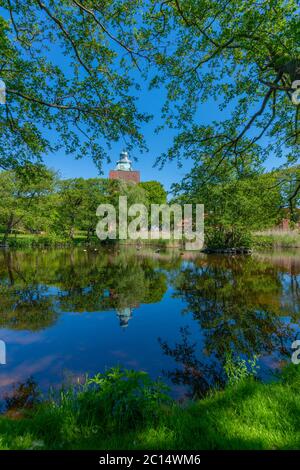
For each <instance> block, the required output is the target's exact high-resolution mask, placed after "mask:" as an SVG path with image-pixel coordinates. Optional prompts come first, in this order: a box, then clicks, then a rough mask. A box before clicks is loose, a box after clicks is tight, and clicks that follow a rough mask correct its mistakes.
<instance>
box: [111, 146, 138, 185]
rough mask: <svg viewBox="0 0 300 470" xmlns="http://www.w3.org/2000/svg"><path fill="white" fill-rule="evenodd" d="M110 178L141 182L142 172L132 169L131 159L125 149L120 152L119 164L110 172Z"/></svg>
mask: <svg viewBox="0 0 300 470" xmlns="http://www.w3.org/2000/svg"><path fill="white" fill-rule="evenodd" d="M109 179H110V180H123V181H132V182H133V183H139V182H140V172H139V171H134V170H133V169H132V165H131V161H130V160H129V158H128V153H127V152H126V151H125V150H123V151H122V152H121V154H120V160H118V161H117V166H116V168H115V169H114V170H110V172H109Z"/></svg>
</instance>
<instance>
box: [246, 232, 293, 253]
mask: <svg viewBox="0 0 300 470" xmlns="http://www.w3.org/2000/svg"><path fill="white" fill-rule="evenodd" d="M253 244H254V246H255V247H256V248H275V249H276V248H300V233H299V231H298V230H291V231H286V232H285V231H279V230H269V231H266V232H257V233H255V234H254V235H253Z"/></svg>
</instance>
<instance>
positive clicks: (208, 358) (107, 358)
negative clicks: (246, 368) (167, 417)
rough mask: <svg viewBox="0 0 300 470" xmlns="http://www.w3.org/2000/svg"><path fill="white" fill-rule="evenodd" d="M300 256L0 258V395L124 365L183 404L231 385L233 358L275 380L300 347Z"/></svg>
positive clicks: (121, 252) (71, 253)
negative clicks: (0, 348) (159, 381)
mask: <svg viewBox="0 0 300 470" xmlns="http://www.w3.org/2000/svg"><path fill="white" fill-rule="evenodd" d="M299 288H300V253H298V252H294V253H293V252H276V253H270V254H256V255H253V256H245V257H243V256H236V257H229V256H225V255H224V256H213V255H202V254H200V255H195V254H192V253H185V254H184V253H180V252H178V251H166V252H159V253H155V252H153V251H152V252H151V251H143V250H141V251H137V250H136V249H135V248H131V249H128V248H125V247H123V248H122V247H121V248H120V249H100V250H99V251H94V250H89V251H84V250H83V249H82V248H80V249H72V250H65V249H61V250H47V251H46V250H45V251H41V250H40V251H33V252H32V251H31V252H27V251H16V252H14V251H1V252H0V340H2V341H4V343H5V345H6V364H2V365H0V397H3V396H5V395H7V394H9V393H11V391H12V389H13V387H14V385H15V384H16V383H22V382H26V380H28V378H32V379H33V380H34V381H35V382H36V383H37V384H38V386H39V388H40V389H41V390H47V389H48V388H49V386H53V387H59V386H60V385H61V384H62V383H66V382H70V381H76V380H77V379H78V378H82V377H84V375H85V374H86V373H88V374H94V373H96V372H99V371H103V370H105V369H107V368H109V367H111V366H115V365H117V364H120V365H122V366H124V367H126V368H134V369H143V370H145V371H147V372H149V373H150V374H151V376H152V377H154V378H157V377H158V376H164V377H165V380H166V381H167V382H169V384H171V386H172V393H173V395H174V396H175V397H178V398H181V397H183V395H184V394H187V393H189V394H192V395H194V394H195V393H196V394H198V395H199V394H202V393H203V392H205V391H206V390H207V389H208V388H209V387H210V386H211V385H213V384H215V383H219V384H222V383H223V381H224V372H223V370H224V369H223V366H224V362H225V360H226V354H227V353H228V351H234V353H235V355H237V356H241V357H244V358H250V359H251V358H253V356H254V355H255V354H257V355H259V363H260V371H259V374H260V376H261V377H262V378H263V379H265V380H267V379H268V378H269V377H270V376H271V375H272V373H273V372H274V371H276V370H277V369H278V368H280V367H281V366H282V364H283V363H284V362H289V361H290V358H291V354H292V350H291V343H292V342H293V341H294V340H295V339H297V332H298V330H299V319H300V314H299V307H300V297H299V294H300V291H299Z"/></svg>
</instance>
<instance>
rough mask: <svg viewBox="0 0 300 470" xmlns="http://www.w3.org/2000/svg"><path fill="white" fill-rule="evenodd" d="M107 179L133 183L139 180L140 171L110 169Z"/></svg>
mask: <svg viewBox="0 0 300 470" xmlns="http://www.w3.org/2000/svg"><path fill="white" fill-rule="evenodd" d="M109 179H110V180H123V181H133V182H134V183H139V182H140V172H139V171H122V170H110V172H109Z"/></svg>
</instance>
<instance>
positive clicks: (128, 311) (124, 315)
mask: <svg viewBox="0 0 300 470" xmlns="http://www.w3.org/2000/svg"><path fill="white" fill-rule="evenodd" d="M116 312H117V315H118V317H119V321H120V327H121V328H124V329H125V328H127V326H128V322H129V320H130V319H131V318H132V308H130V307H125V308H122V310H117V311H116Z"/></svg>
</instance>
